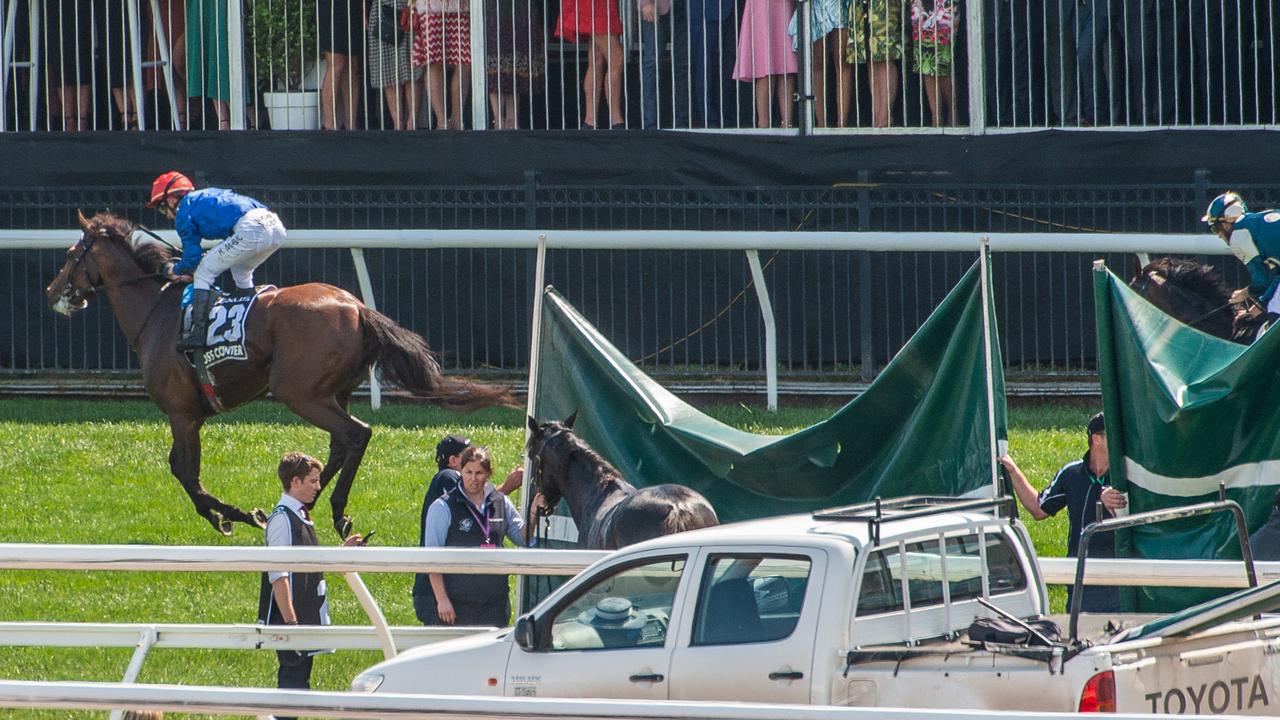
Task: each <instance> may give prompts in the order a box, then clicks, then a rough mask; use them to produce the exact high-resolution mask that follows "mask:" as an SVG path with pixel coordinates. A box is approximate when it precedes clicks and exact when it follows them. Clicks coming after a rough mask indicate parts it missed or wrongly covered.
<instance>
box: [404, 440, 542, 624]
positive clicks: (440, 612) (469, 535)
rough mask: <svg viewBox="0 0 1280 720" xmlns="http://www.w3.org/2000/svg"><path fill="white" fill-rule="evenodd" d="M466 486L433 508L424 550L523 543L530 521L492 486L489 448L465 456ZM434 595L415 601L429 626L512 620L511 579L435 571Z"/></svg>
mask: <svg viewBox="0 0 1280 720" xmlns="http://www.w3.org/2000/svg"><path fill="white" fill-rule="evenodd" d="M460 466H461V482H459V484H458V486H457V488H455V489H454V490H452V491H450V492H447V493H445V494H444V495H443V496H441V497H440V498H439V499H438V500H436V501H435V502H434V503H432V504H431V507H430V509H428V511H427V520H426V527H425V530H424V531H423V538H422V544H423V546H424V547H478V548H498V547H502V539H503V538H504V537H506V538H509V539H510V540H511V542H512V543H514V544H516V545H522V544H523V543H524V540H525V536H524V534H525V524H524V518H522V517H521V516H520V513H519V511H517V510H516V506H515V505H514V504H513V503H512V502H511V500H510V499H508V498H507V496H506V495H504V494H502V493H501V492H498V489H497V488H495V487H494V486H493V485H492V484H491V483H490V482H489V478H491V477H493V465H492V462H491V460H490V458H489V450H488V448H484V447H480V446H475V445H473V446H470V447H468V448H467V449H465V450H463V452H462V457H461V458H460ZM427 577H428V579H429V582H430V586H431V592H430V593H429V594H428V595H424V596H418V597H415V600H416V601H417V602H415V603H414V606H415V610H416V611H417V613H418V619H419V620H421V621H422V623H423V624H424V625H487V626H492V627H506V626H507V625H508V624H510V621H511V598H510V590H509V587H510V581H509V578H508V576H506V575H444V574H441V573H430V574H428V576H427Z"/></svg>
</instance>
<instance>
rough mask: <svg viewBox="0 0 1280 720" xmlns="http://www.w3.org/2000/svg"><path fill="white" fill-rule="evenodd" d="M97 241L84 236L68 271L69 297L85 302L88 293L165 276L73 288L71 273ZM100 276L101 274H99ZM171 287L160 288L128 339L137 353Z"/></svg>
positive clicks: (146, 230) (151, 234)
mask: <svg viewBox="0 0 1280 720" xmlns="http://www.w3.org/2000/svg"><path fill="white" fill-rule="evenodd" d="M138 228H139V229H141V230H142V231H143V232H145V233H147V234H148V235H150V236H151V237H153V238H155V239H156V240H159V241H160V242H162V243H164V244H165V245H167V246H168V247H170V248H172V249H174V250H176V249H177V248H174V247H173V245H171V244H169V243H168V242H165V239H164V238H162V237H160V236H159V235H157V234H155V233H154V232H152V231H151V230H150V229H148V228H145V227H142V226H141V225H139V226H138ZM97 239H98V238H97V236H96V235H94V234H92V233H85V234H84V239H83V240H82V241H81V248H80V254H79V255H77V256H76V257H75V259H74V260H72V261H71V269H70V270H68V271H67V288H68V290H70V292H69V293H68V294H69V295H70V294H74V295H75V296H76V298H77V299H80V300H83V299H84V297H85V295H86V293H88V294H96V293H98V292H99V291H102V290H111V289H113V288H118V287H124V286H126V285H132V284H133V283H136V282H141V281H142V280H149V279H151V278H158V277H163V276H164V273H160V272H150V273H144V274H142V275H135V276H134V277H131V278H129V279H127V280H121V281H119V282H113V283H102V284H99V285H94V284H90V285H89V287H88V288H86V289H85V290H81V289H80V288H77V287H74V286H72V285H71V284H70V283H71V273H73V272H75V270H76V268H77V267H79V266H80V263H81V262H83V261H85V259H86V257H87V256H88V255H89V251H90V250H91V249H93V244H94V242H96V241H97ZM87 266H88V264H87V263H86V267H87ZM99 275H101V274H100V273H99ZM169 285H170V283H165V284H164V285H162V286H160V293H159V294H158V295H156V300H155V302H153V303H152V304H151V309H150V310H148V311H147V315H146V317H144V318H143V319H142V325H140V326H139V327H138V332H137V333H135V334H134V336H133V337H131V338H128V340H129V347H132V348H133V349H134V351H135V352H136V351H137V349H138V338H140V337H142V331H143V330H146V329H147V323H149V322H151V316H152V315H155V312H156V308H158V307H160V301H161V300H163V299H164V291H165V290H167V289H168V287H169Z"/></svg>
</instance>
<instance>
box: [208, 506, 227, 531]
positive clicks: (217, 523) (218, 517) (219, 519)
mask: <svg viewBox="0 0 1280 720" xmlns="http://www.w3.org/2000/svg"><path fill="white" fill-rule="evenodd" d="M205 519H206V520H208V521H209V524H210V525H212V526H213V529H214V530H217V531H218V532H220V533H222V534H223V535H225V536H227V537H231V521H230V520H228V519H226V518H225V517H223V516H222V513H220V512H218V511H217V510H210V511H209V514H208V515H206V516H205Z"/></svg>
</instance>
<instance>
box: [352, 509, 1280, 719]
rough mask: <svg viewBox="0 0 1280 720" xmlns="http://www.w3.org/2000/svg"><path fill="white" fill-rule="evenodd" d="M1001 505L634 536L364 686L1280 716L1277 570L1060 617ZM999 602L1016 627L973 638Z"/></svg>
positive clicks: (846, 514) (1023, 537) (378, 670)
mask: <svg viewBox="0 0 1280 720" xmlns="http://www.w3.org/2000/svg"><path fill="white" fill-rule="evenodd" d="M1004 502H1006V500H1005V499H986V500H959V501H957V500H955V499H950V500H946V501H944V500H941V499H938V498H904V499H901V500H898V501H886V502H883V503H880V502H877V503H874V504H865V505H859V506H854V507H848V508H841V509H836V510H829V511H823V512H816V513H813V514H807V515H792V516H785V517H777V518H771V519H764V520H758V521H751V522H744V523H736V524H731V525H724V526H720V527H715V528H708V529H705V530H695V531H691V532H686V533H680V534H677V535H671V536H666V537H663V538H658V539H655V540H650V541H646V542H644V543H639V544H636V545H632V546H629V547H625V548H622V549H620V550H618V551H616V552H614V553H613V554H611V555H609V556H608V557H606V558H605V559H603V560H601V561H599V562H597V563H595V564H594V565H592V566H591V567H589V568H587V569H586V570H584V571H583V572H582V573H580V574H579V575H577V576H576V577H575V578H573V579H572V580H570V581H569V582H567V583H565V584H564V585H562V586H561V587H559V588H558V589H557V590H555V591H554V592H553V593H552V594H551V595H549V596H548V597H547V598H546V599H545V600H543V601H542V602H541V603H539V604H538V605H537V606H536V607H535V608H534V609H533V610H532V611H530V612H528V613H526V614H524V615H523V616H521V617H520V618H519V619H518V621H517V623H516V626H515V627H514V628H513V629H507V630H497V631H492V632H485V633H480V634H477V635H473V636H469V637H465V638H459V639H455V640H450V641H445V642H440V643H436V644H432V645H425V646H421V647H417V648H413V649H411V650H409V651H407V652H405V653H403V654H401V655H399V656H398V657H395V658H393V659H390V660H387V661H384V662H382V663H379V664H378V665H375V666H374V667H372V668H370V669H369V670H367V671H365V672H363V673H361V674H360V675H359V676H358V677H357V678H356V679H355V680H354V681H353V683H352V689H353V690H355V691H360V692H394V693H431V694H451V695H457V694H470V695H506V696H539V697H566V698H578V697H593V698H613V699H634V700H708V701H737V702H765V703H793V704H818V705H851V706H887V707H914V708H953V709H959V708H972V709H992V710H1029V711H1077V710H1078V711H1082V712H1088V711H1093V712H1125V713H1130V712H1132V713H1159V714H1211V713H1212V714H1222V713H1227V714H1236V715H1268V716H1273V717H1274V716H1277V715H1280V618H1268V617H1266V616H1265V615H1263V614H1262V613H1265V612H1270V611H1275V610H1276V609H1277V608H1278V607H1280V582H1277V583H1272V584H1270V585H1267V586H1263V587H1251V588H1249V589H1246V590H1243V591H1240V592H1237V593H1233V594H1231V595H1228V596H1226V597H1223V598H1219V599H1217V600H1214V601H1212V602H1209V603H1205V604H1204V605H1200V606H1197V607H1193V608H1190V609H1187V610H1184V611H1183V612H1180V613H1177V614H1174V615H1170V616H1166V617H1155V616H1148V617H1139V616H1127V617H1115V618H1109V617H1099V616H1088V615H1086V616H1083V617H1071V618H1063V617H1059V618H1048V617H1046V616H1047V614H1048V612H1049V596H1048V593H1047V592H1046V588H1045V583H1044V580H1043V578H1042V576H1041V575H1040V572H1039V570H1038V565H1037V563H1036V558H1035V554H1034V550H1033V547H1032V544H1031V541H1030V538H1029V536H1028V534H1027V532H1026V529H1025V528H1024V527H1023V526H1022V524H1021V523H1020V522H1019V521H1018V520H1016V519H1011V518H1008V517H1003V516H1002V513H1001V512H1000V511H1001V510H1002V509H1003V508H1005V507H1006V506H1005V505H1003V503H1004ZM1207 505H1234V504H1233V503H1229V502H1227V503H1217V504H1206V506H1207ZM1218 509H1221V508H1218ZM1236 510H1238V507H1237V508H1236ZM1185 514H1186V513H1185V512H1180V513H1179V515H1178V516H1180V517H1181V516H1185ZM1149 515H1154V514H1149ZM1237 518H1238V522H1239V523H1240V524H1243V516H1242V515H1238V516H1237ZM1145 521H1147V518H1144V517H1141V516H1137V515H1135V516H1131V517H1130V518H1118V519H1116V520H1109V521H1106V522H1108V523H1119V524H1122V525H1123V524H1128V525H1133V524H1137V523H1140V522H1145ZM1101 525H1102V524H1099V525H1098V526H1094V527H1093V528H1091V530H1103V529H1107V528H1103V527H1101ZM1246 560H1247V562H1246V567H1247V568H1248V570H1249V578H1250V580H1251V582H1255V584H1256V581H1253V577H1254V576H1253V574H1252V565H1251V561H1249V558H1248V556H1247V555H1246ZM1082 562H1083V559H1082ZM1082 577H1083V568H1081V569H1080V570H1079V571H1078V573H1077V578H1078V579H1077V582H1078V583H1079V582H1080V578H1082ZM1077 591H1078V589H1077ZM997 616H999V617H1002V618H1004V619H1005V620H1004V622H1005V624H1006V625H1012V626H1014V628H1015V629H1017V630H1021V629H1022V628H1024V626H1025V633H1024V634H1023V637H1017V633H1013V634H1012V635H1011V636H1010V637H1004V636H1000V635H997V636H995V637H993V636H991V635H989V634H987V635H983V636H982V637H981V638H980V639H976V636H977V635H978V633H977V632H976V631H971V626H973V627H975V628H976V627H977V626H978V625H979V624H981V622H982V621H979V623H978V624H975V620H978V619H979V618H991V617H997ZM1032 620H1034V621H1035V622H1034V623H1031V622H1029V621H1032ZM1045 620H1049V621H1056V626H1055V625H1053V624H1051V623H1046V622H1044V621H1045ZM1058 628H1061V629H1062V632H1061V633H1059V632H1057V629H1058ZM1067 628H1070V632H1066V630H1067Z"/></svg>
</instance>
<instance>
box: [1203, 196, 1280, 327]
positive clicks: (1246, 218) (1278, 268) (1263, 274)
mask: <svg viewBox="0 0 1280 720" xmlns="http://www.w3.org/2000/svg"><path fill="white" fill-rule="evenodd" d="M1200 219H1201V220H1203V221H1204V222H1206V223H1208V224H1209V229H1210V230H1211V231H1212V232H1213V233H1214V234H1215V235H1217V236H1218V237H1220V238H1222V240H1223V242H1225V243H1226V244H1227V246H1228V247H1230V248H1231V253H1232V254H1233V255H1235V256H1236V257H1237V258H1239V259H1240V262H1242V263H1244V266H1245V268H1246V269H1247V270H1248V271H1249V285H1248V287H1243V288H1240V289H1239V290H1236V291H1235V292H1234V293H1232V295H1231V302H1233V303H1239V302H1244V301H1245V300H1246V299H1248V298H1249V297H1252V298H1253V299H1255V300H1257V301H1258V303H1259V304H1260V305H1262V306H1263V307H1265V308H1266V310H1267V312H1269V313H1278V314H1280V293H1278V292H1276V290H1277V288H1280V211H1277V210H1263V211H1262V212H1249V208H1248V207H1247V206H1246V205H1245V204H1244V199H1243V198H1241V197H1240V195H1239V194H1237V193H1234V192H1226V193H1223V194H1221V195H1219V196H1218V197H1216V198H1214V199H1213V202H1211V203H1209V209H1208V210H1206V211H1205V214H1204V217H1202V218H1200Z"/></svg>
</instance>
